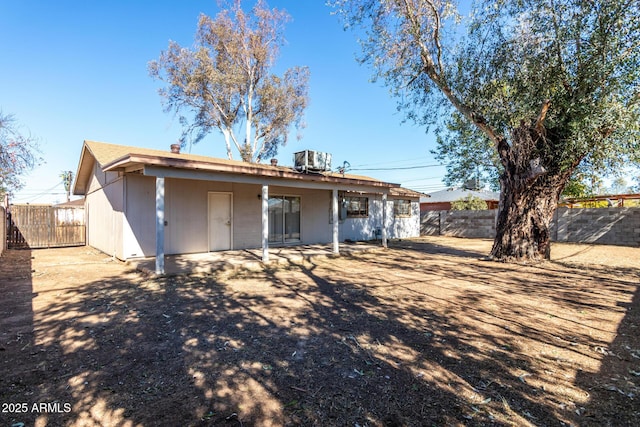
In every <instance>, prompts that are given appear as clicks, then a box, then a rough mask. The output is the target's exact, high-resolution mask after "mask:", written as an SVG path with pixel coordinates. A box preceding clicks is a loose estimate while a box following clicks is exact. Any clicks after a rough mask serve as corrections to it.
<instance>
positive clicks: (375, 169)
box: [349, 164, 444, 171]
mask: <svg viewBox="0 0 640 427" xmlns="http://www.w3.org/2000/svg"><path fill="white" fill-rule="evenodd" d="M439 166H444V165H441V164H437V165H421V166H399V167H393V168H351V169H349V171H394V170H407V169H425V168H435V167H439Z"/></svg>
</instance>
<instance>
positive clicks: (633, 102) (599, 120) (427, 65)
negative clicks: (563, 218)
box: [332, 0, 640, 183]
mask: <svg viewBox="0 0 640 427" xmlns="http://www.w3.org/2000/svg"><path fill="white" fill-rule="evenodd" d="M332 4H333V5H334V6H335V7H336V8H338V10H339V11H340V12H341V13H342V15H343V16H344V17H345V22H346V24H347V26H361V27H362V28H364V29H365V31H366V36H365V37H363V41H362V48H363V55H362V58H361V60H362V61H363V62H364V63H368V64H370V65H372V66H373V67H374V69H375V75H376V77H379V78H381V79H383V80H384V81H385V82H386V83H387V85H388V86H389V87H390V88H391V89H392V92H393V93H394V94H396V95H397V96H398V99H399V100H400V101H399V108H400V109H402V110H403V111H405V112H406V116H407V118H408V119H411V120H415V121H417V122H418V123H421V124H424V125H426V126H430V125H436V127H437V129H438V130H439V136H440V138H439V141H438V148H437V153H438V155H439V157H440V159H441V160H449V162H450V166H449V173H448V179H449V180H453V179H454V178H458V180H459V178H460V173H461V171H463V170H466V169H469V168H472V167H473V166H476V167H479V168H481V169H484V168H486V167H487V165H492V166H490V167H489V169H487V171H490V170H491V167H493V165H496V159H499V161H500V163H501V164H502V165H503V166H504V165H509V168H510V169H514V170H516V169H518V168H526V166H527V165H529V164H530V161H532V160H536V159H539V162H538V163H536V164H539V165H541V166H542V168H540V171H542V170H544V171H545V172H546V173H549V174H553V175H557V176H562V177H564V178H562V179H560V181H559V182H561V183H562V182H563V180H564V181H566V179H567V178H568V176H569V175H570V174H571V172H572V171H573V170H574V169H575V168H576V167H577V166H578V165H579V164H580V163H585V164H588V166H589V168H590V169H591V170H593V171H599V172H600V173H604V172H608V171H613V170H615V169H616V168H618V167H619V166H620V165H621V164H623V163H626V162H638V161H639V160H640V149H639V141H640V128H639V127H640V106H639V104H640V19H638V16H640V2H637V1H635V0H633V1H632V0H626V1H620V0H596V1H593V0H567V1H553V0H551V1H549V0H528V1H518V2H513V1H507V0H484V1H478V2H477V3H476V5H475V7H474V8H473V10H472V12H471V13H470V14H469V15H468V16H461V14H460V13H459V12H458V10H457V8H456V2H453V1H446V0H406V1H402V2H400V1H396V0H380V1H374V0H338V1H333V2H332ZM449 112H455V115H454V116H453V117H452V116H451V115H449V114H446V113H449ZM543 112H544V114H542V113H543ZM538 119H540V120H539V121H538ZM465 122H466V123H468V124H473V125H475V127H476V128H477V130H473V129H472V128H470V127H469V126H468V125H465ZM519 128H530V129H532V130H535V131H536V132H535V134H534V135H532V141H531V143H530V144H529V145H528V146H521V144H522V141H523V140H518V139H517V138H516V137H515V135H516V133H514V131H515V130H517V129H519ZM500 143H503V145H502V147H503V149H502V150H498V147H499V145H500ZM461 146H464V147H461ZM502 172H503V170H498V171H497V173H502ZM516 172H517V171H516ZM523 172H525V175H526V171H523ZM488 173H490V174H491V173H496V172H488ZM534 175H535V174H534Z"/></svg>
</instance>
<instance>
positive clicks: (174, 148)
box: [171, 144, 180, 154]
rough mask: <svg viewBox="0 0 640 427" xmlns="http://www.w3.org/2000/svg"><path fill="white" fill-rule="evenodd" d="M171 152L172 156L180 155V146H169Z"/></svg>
mask: <svg viewBox="0 0 640 427" xmlns="http://www.w3.org/2000/svg"><path fill="white" fill-rule="evenodd" d="M171 152H172V153H173V154H180V144H171Z"/></svg>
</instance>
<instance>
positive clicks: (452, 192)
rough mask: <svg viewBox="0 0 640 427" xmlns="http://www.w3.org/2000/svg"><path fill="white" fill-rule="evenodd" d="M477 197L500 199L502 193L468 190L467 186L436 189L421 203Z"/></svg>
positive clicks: (488, 199)
mask: <svg viewBox="0 0 640 427" xmlns="http://www.w3.org/2000/svg"><path fill="white" fill-rule="evenodd" d="M470 195H471V196H473V197H477V198H480V199H482V200H487V201H496V202H497V201H499V200H500V193H496V192H495V191H475V190H467V189H465V188H448V189H446V190H442V191H436V192H435V193H430V194H429V199H428V200H421V201H420V202H421V203H443V202H455V201H456V200H460V199H464V198H466V197H469V196H470Z"/></svg>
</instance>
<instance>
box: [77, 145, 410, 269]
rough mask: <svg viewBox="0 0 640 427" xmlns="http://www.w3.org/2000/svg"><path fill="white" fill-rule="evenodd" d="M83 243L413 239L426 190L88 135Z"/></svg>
mask: <svg viewBox="0 0 640 427" xmlns="http://www.w3.org/2000/svg"><path fill="white" fill-rule="evenodd" d="M73 193H74V194H76V195H83V196H85V211H86V215H87V244H88V245H90V246H92V247H94V248H96V249H99V250H101V251H103V252H105V253H108V254H110V255H113V256H115V257H117V258H119V259H122V260H126V259H131V258H138V257H156V272H157V273H159V274H162V273H164V257H165V255H168V254H186V253H198V252H209V251H224V250H233V249H249V248H262V254H263V256H262V257H263V260H264V261H265V262H267V261H268V259H269V247H270V246H280V245H296V244H298V245H300V244H316V243H332V244H333V251H334V252H335V253H338V252H339V244H338V243H339V242H340V241H344V240H354V241H357V240H369V239H372V238H379V239H381V240H382V241H383V244H385V245H386V241H387V238H407V237H416V236H419V234H420V224H419V217H420V212H419V210H420V208H419V197H420V194H419V193H416V192H414V191H411V190H407V189H403V188H401V187H400V186H399V185H397V184H392V183H387V182H383V181H379V180H375V179H372V178H369V177H364V176H357V175H350V174H341V173H337V172H331V171H325V172H313V173H306V172H300V171H298V170H295V169H293V168H292V167H285V166H277V165H263V164H253V163H244V162H240V161H233V160H226V159H219V158H213V157H205V156H198V155H192V154H183V153H178V152H171V151H169V150H167V151H166V152H165V151H162V150H151V149H145V148H138V147H127V146H122V145H114V144H107V143H102V142H94V141H85V142H84V144H83V147H82V153H81V155H80V161H79V164H78V170H77V173H76V181H75V183H74V187H73Z"/></svg>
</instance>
